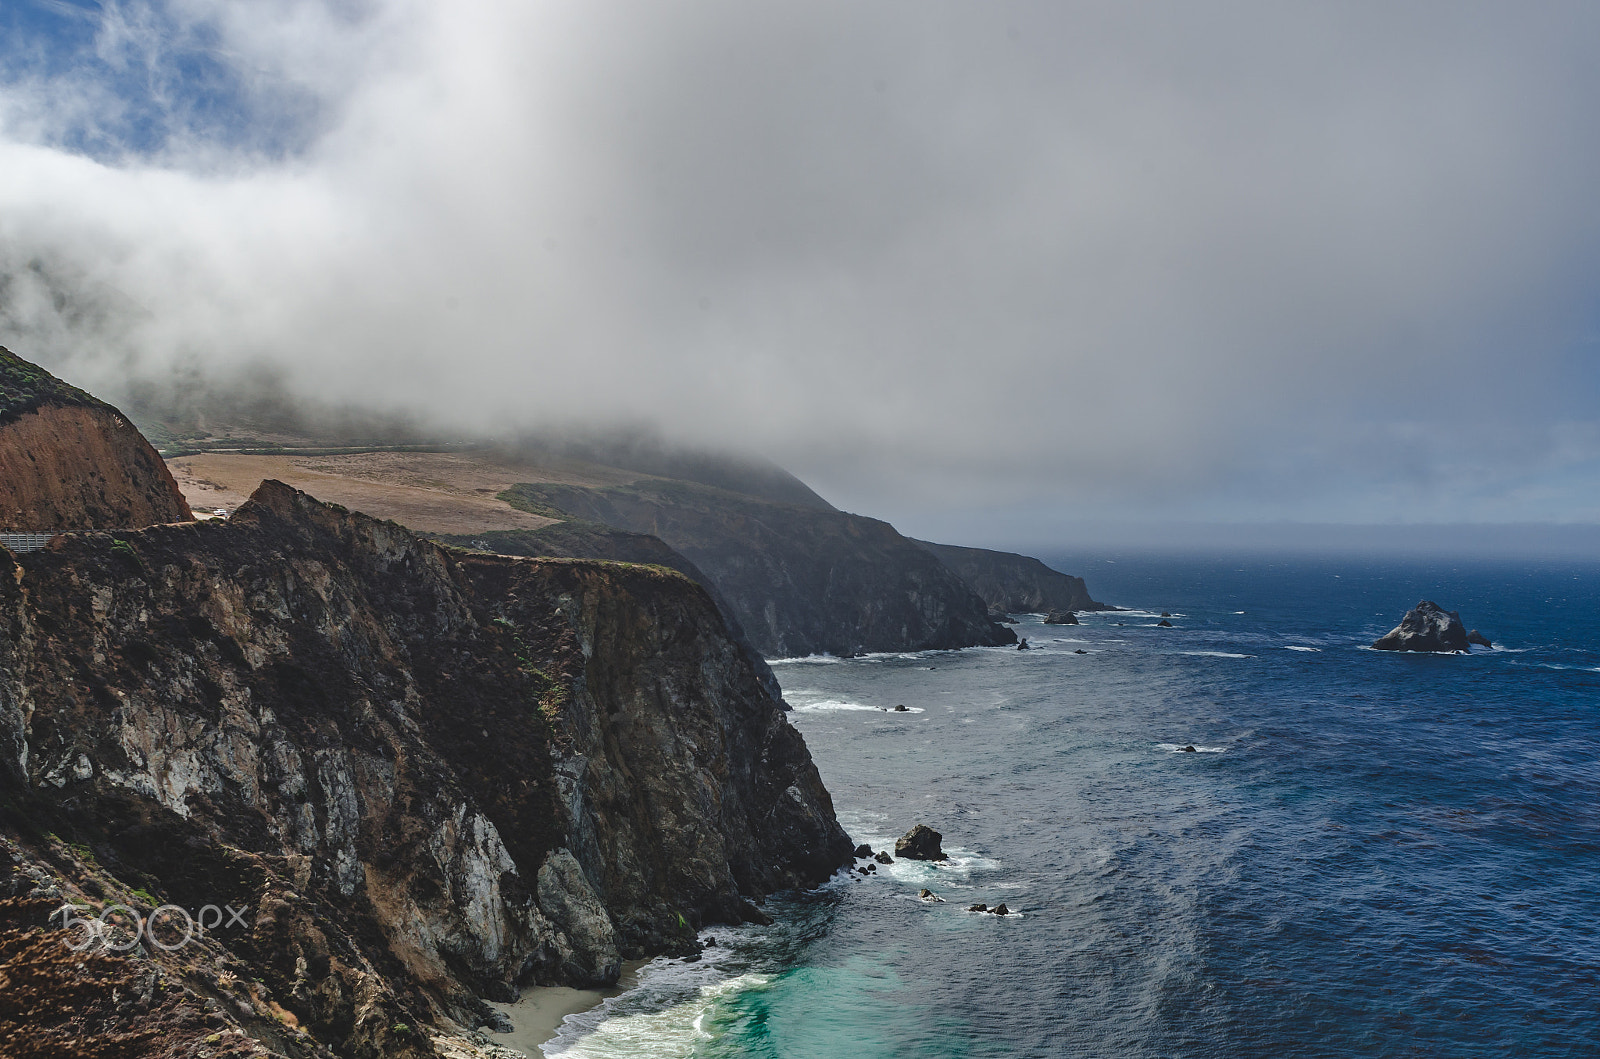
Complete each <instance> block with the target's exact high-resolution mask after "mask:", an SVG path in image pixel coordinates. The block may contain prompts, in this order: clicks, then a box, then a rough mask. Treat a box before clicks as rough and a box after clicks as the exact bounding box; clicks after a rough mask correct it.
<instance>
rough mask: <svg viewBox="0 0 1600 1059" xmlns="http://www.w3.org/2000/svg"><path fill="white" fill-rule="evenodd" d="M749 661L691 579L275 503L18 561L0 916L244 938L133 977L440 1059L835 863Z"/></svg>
mask: <svg viewBox="0 0 1600 1059" xmlns="http://www.w3.org/2000/svg"><path fill="white" fill-rule="evenodd" d="M764 668H765V666H764V663H762V662H761V661H760V660H759V658H756V657H754V656H753V655H752V654H751V652H750V651H748V650H747V649H745V648H743V647H742V646H741V645H740V644H739V643H738V642H737V641H735V640H734V639H733V638H732V637H730V635H729V634H728V630H727V627H726V625H725V623H724V622H723V620H722V618H721V616H720V615H719V614H718V612H717V609H716V607H715V605H714V604H713V602H712V601H711V599H710V598H709V597H708V596H707V595H706V593H705V592H704V591H703V590H702V589H701V588H700V587H699V586H697V585H695V584H694V583H692V582H691V581H689V580H688V579H686V578H684V577H682V576H680V575H678V574H676V573H673V572H671V571H667V570H663V569H661V568H658V567H649V566H628V565H619V564H611V563H599V562H588V561H574V560H524V559H512V558H505V557H500V556H489V555H469V554H463V553H457V552H451V551H449V550H447V549H445V548H443V547H441V546H439V545H436V544H434V543H431V542H429V541H425V540H422V539H419V538H417V537H416V536H414V535H412V534H411V533H409V532H408V531H406V530H404V529H403V528H401V527H399V526H396V525H394V524H393V523H382V522H377V521H375V520H373V519H369V518H367V517H365V516H362V515H357V514H350V513H346V512H344V511H342V510H338V509H334V508H331V507H328V506H325V505H322V504H319V503H317V502H316V501H314V500H312V499H311V498H310V497H308V496H306V495H305V494H303V493H299V492H297V491H295V490H292V489H290V488H288V487H287V486H282V485H280V484H277V483H271V482H269V483H264V484H263V485H262V487H261V488H260V489H259V490H258V491H257V492H256V494H255V496H253V497H252V498H251V500H250V501H249V502H248V503H247V504H245V505H244V506H242V507H241V508H240V509H239V510H238V512H237V513H236V514H235V515H234V517H233V519H232V520H231V521H229V522H226V523H224V522H210V523H191V524H187V525H164V526H156V527H152V528H150V529H146V530H143V531H139V532H119V533H89V534H80V535H69V536H66V537H62V538H58V539H57V541H56V542H55V543H54V544H53V545H52V547H51V548H49V549H47V550H45V551H41V552H35V553H32V554H29V555H26V556H22V557H12V556H11V555H10V554H9V553H5V552H0V823H3V825H4V827H3V830H4V831H6V832H8V833H9V834H10V836H11V837H10V839H8V840H7V844H6V848H7V850H9V851H10V856H11V861H12V864H13V867H12V872H11V875H10V877H9V878H7V879H0V898H5V897H6V896H8V892H9V893H10V894H15V895H16V896H18V897H19V898H22V899H24V900H31V899H34V898H38V899H41V900H56V903H57V904H59V903H60V901H59V899H62V898H64V899H68V900H73V901H78V902H81V903H83V904H85V905H87V906H89V907H91V908H96V907H100V906H103V905H105V904H108V903H111V902H113V901H122V902H125V903H131V904H134V905H135V906H136V907H137V906H141V905H142V906H143V907H146V908H148V907H149V906H150V905H152V904H154V903H158V902H164V903H170V904H175V905H179V906H181V907H182V908H184V909H189V910H194V909H199V908H200V907H201V906H203V905H208V904H211V905H218V906H222V905H228V906H232V907H234V908H238V909H241V910H246V913H247V914H246V915H245V917H244V918H245V920H246V924H247V925H243V926H241V927H240V928H239V929H238V930H236V931H234V932H231V933H230V932H229V931H216V932H213V933H211V934H208V935H206V937H205V938H204V939H203V941H197V942H195V944H194V945H192V946H186V947H181V948H179V949H178V950H176V951H174V952H172V953H165V952H160V951H156V950H151V951H150V952H148V953H147V955H146V956H145V957H143V958H139V959H135V958H133V957H116V959H117V960H119V961H121V963H119V967H120V966H121V964H122V963H126V964H128V965H129V968H130V969H129V974H135V973H136V974H137V975H144V974H146V973H147V972H148V973H149V974H159V975H162V976H164V977H165V978H166V979H167V980H170V981H172V982H174V983H175V984H173V985H171V986H169V987H168V988H169V989H172V990H180V992H179V993H177V994H161V995H163V996H169V998H170V997H171V996H174V995H175V996H177V997H178V1000H180V1001H181V1000H183V998H184V997H185V996H188V997H189V1000H190V1001H192V1002H193V1004H192V1005H191V1006H199V1007H203V1004H202V1002H203V1001H205V1000H206V999H208V998H209V999H211V1000H212V1001H214V1003H213V1005H212V1006H210V1007H204V1010H205V1011H210V1012H213V1014H212V1016H208V1017H205V1018H197V1020H196V1021H197V1023H198V1024H200V1025H201V1026H202V1029H203V1030H206V1031H210V1032H222V1031H227V1032H229V1033H231V1032H232V1031H234V1030H238V1031H240V1033H242V1034H243V1036H240V1037H238V1038H237V1039H238V1040H239V1041H241V1042H254V1041H265V1042H267V1043H269V1044H270V1045H271V1047H272V1048H273V1049H274V1050H275V1051H278V1052H280V1053H281V1054H289V1055H310V1054H311V1053H312V1050H313V1048H312V1044H311V1043H308V1041H309V1038H306V1037H305V1033H304V1032H302V1031H306V1032H309V1033H310V1034H311V1035H312V1036H314V1037H315V1038H316V1040H320V1041H323V1042H330V1043H332V1044H333V1045H334V1047H335V1049H336V1050H337V1051H338V1052H339V1054H341V1055H350V1056H361V1057H368V1056H371V1057H377V1056H411V1055H416V1056H422V1055H433V1054H436V1048H435V1046H434V1044H432V1043H430V1039H429V1037H428V1035H427V1034H425V1033H422V1032H420V1031H419V1029H418V1027H419V1026H420V1025H424V1024H429V1023H431V1024H435V1025H441V1026H446V1027H448V1026H451V1025H455V1024H458V1023H459V1024H465V1025H467V1026H469V1027H470V1026H471V1025H472V1024H473V1023H474V1022H476V1021H479V1020H480V1017H481V1016H482V1015H483V1006H482V1003H481V1001H480V1000H479V999H478V998H479V997H489V998H501V999H506V998H509V997H511V996H512V995H513V993H514V990H515V987H516V986H517V985H518V984H519V983H526V982H566V983H571V984H587V983H594V982H603V981H608V980H613V979H614V978H615V976H616V974H617V969H618V966H619V962H620V960H621V959H624V958H628V957H636V956H642V955H647V954H652V953H662V952H677V953H685V954H686V953H689V952H691V951H693V949H694V947H695V941H694V938H695V932H696V931H697V930H698V928H699V927H700V926H701V925H703V924H705V923H708V922H713V921H737V920H741V919H759V918H761V913H760V912H759V911H758V910H757V909H756V908H755V907H754V906H753V905H752V904H751V901H752V900H758V899H760V898H761V897H762V896H763V895H764V894H766V893H769V892H772V891H774V890H778V889H784V888H789V887H795V886H810V885H815V884H817V883H819V882H821V881H823V880H824V879H826V878H827V877H828V876H829V875H830V874H831V873H832V872H833V871H834V869H835V868H837V867H838V866H840V865H842V864H845V863H847V862H848V861H849V860H850V854H851V851H852V846H851V843H850V840H849V839H848V838H847V837H846V836H845V834H844V832H843V831H842V830H841V829H840V828H839V826H838V824H837V822H836V821H835V819H834V815H833V809H832V804H831V801H830V800H829V797H828V794H827V791H826V790H825V789H824V788H823V786H822V783H821V781H820V779H819V777H818V775H817V771H816V769H815V767H814V766H813V764H812V762H811V759H810V755H809V754H808V752H807V750H806V747H805V743H804V741H803V740H802V738H801V737H800V735H799V734H798V733H797V732H796V731H795V730H794V729H793V728H792V727H791V726H790V725H789V724H788V723H787V721H786V720H785V717H784V715H783V712H782V710H781V708H780V704H779V703H778V702H777V701H776V700H775V699H774V698H773V697H772V695H771V694H770V693H769V692H768V690H767V685H768V681H767V679H766V678H765V676H764V674H763V672H762V671H763V670H764ZM58 836H59V837H58ZM4 868H5V865H4V864H0V871H3V870H4ZM29 907H30V908H31V907H34V906H29ZM40 907H42V906H40ZM0 912H3V909H0ZM30 914H31V913H30ZM3 919H4V916H3V915H0V921H3ZM38 928H39V929H43V928H44V924H43V923H42V922H41V923H40V924H38ZM0 933H3V923H0ZM18 936H19V937H20V935H18ZM10 940H11V939H10V938H9V936H6V937H0V960H3V959H4V953H5V952H7V951H11V950H10V949H7V947H6V946H7V945H8V944H10ZM107 958H108V959H109V958H111V957H107ZM185 961H187V962H185ZM218 968H223V969H224V970H223V971H222V972H220V974H221V975H222V977H219V971H218ZM4 973H5V972H4V970H3V968H0V975H3V974H4ZM117 973H118V974H120V973H121V971H118V972H117ZM207 976H209V977H207ZM104 977H105V979H106V981H108V982H110V981H114V980H115V981H121V980H122V979H121V978H118V977H117V974H111V973H110V972H108V973H107V975H106V976H104ZM251 979H255V980H256V981H251ZM176 983H182V984H181V985H179V984H176ZM119 988H120V987H119ZM181 990H187V991H188V992H187V993H183V992H181ZM158 993H159V990H158ZM123 995H127V994H126V992H124V994H123ZM185 1003H188V1001H185ZM0 1006H3V1005H0ZM179 1006H180V1007H182V1005H181V1004H180V1005H179ZM152 1010H154V1009H152ZM183 1010H185V1011H188V1010H189V1008H187V1007H185V1008H184V1009H183ZM0 1015H3V1012H0ZM184 1018H187V1016H184ZM172 1019H173V1020H174V1021H173V1025H179V1024H182V1025H189V1023H187V1022H183V1020H182V1019H180V1018H179V1015H178V1014H174V1015H173V1016H172ZM286 1020H287V1021H286ZM286 1025H289V1026H298V1027H300V1028H301V1029H300V1030H296V1031H294V1032H290V1030H289V1029H286V1028H285V1026H286ZM175 1032H176V1031H175ZM228 1040H229V1041H233V1040H235V1038H234V1037H229V1038H228ZM241 1047H243V1044H241ZM119 1054H121V1053H119ZM127 1054H146V1053H142V1052H130V1053H127ZM149 1054H155V1053H153V1052H152V1053H149ZM172 1054H177V1053H176V1052H173V1053H172ZM184 1054H188V1053H184ZM215 1054H233V1053H229V1052H224V1051H217V1052H216V1053H215ZM238 1054H250V1053H248V1051H247V1050H246V1051H241V1052H239V1053H238Z"/></svg>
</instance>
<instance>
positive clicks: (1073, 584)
mask: <svg viewBox="0 0 1600 1059" xmlns="http://www.w3.org/2000/svg"><path fill="white" fill-rule="evenodd" d="M917 543H918V544H919V545H921V546H922V547H924V548H926V549H927V550H928V551H929V552H931V553H932V554H933V555H935V556H936V557H938V559H939V561H940V562H942V563H944V565H945V566H947V567H949V568H950V570H951V572H952V573H954V574H955V575H956V576H957V577H959V578H961V580H963V581H965V582H966V583H967V585H968V586H970V587H971V588H972V590H973V591H974V592H976V593H977V594H978V596H979V597H980V598H981V599H982V600H983V601H984V603H985V604H987V605H988V607H989V610H990V611H991V612H996V613H1006V614H1024V613H1026V614H1047V613H1049V612H1050V611H1061V612H1066V611H1098V610H1115V609H1116V608H1115V607H1111V606H1108V605H1106V604H1104V603H1096V602H1095V601H1094V600H1093V599H1092V598H1090V596H1089V588H1088V586H1087V585H1085V584H1084V582H1083V578H1081V577H1073V576H1072V575H1071V574H1063V573H1061V572H1060V571H1058V570H1052V569H1050V568H1049V567H1048V566H1046V565H1045V564H1044V563H1042V562H1040V561H1039V560H1037V559H1034V558H1031V557H1030V556H1026V555H1015V554H1013V553H1011V552H996V551H990V550H989V549H987V548H962V547H958V546H957V545H954V544H933V543H930V542H928V541H917Z"/></svg>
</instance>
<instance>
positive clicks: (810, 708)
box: [791, 699, 925, 713]
mask: <svg viewBox="0 0 1600 1059" xmlns="http://www.w3.org/2000/svg"><path fill="white" fill-rule="evenodd" d="M791 705H793V706H794V710H795V712H796V713H838V712H841V711H847V710H859V711H862V712H866V713H923V712H925V711H924V710H923V708H922V707H921V706H907V707H906V708H905V709H903V710H896V709H894V708H893V707H890V706H867V705H865V704H863V703H859V702H845V701H844V700H843V699H823V700H822V701H821V702H811V703H805V704H803V705H802V704H791Z"/></svg>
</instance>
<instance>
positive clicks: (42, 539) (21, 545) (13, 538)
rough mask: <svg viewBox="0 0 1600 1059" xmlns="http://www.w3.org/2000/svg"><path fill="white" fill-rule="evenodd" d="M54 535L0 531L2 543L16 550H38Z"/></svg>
mask: <svg viewBox="0 0 1600 1059" xmlns="http://www.w3.org/2000/svg"><path fill="white" fill-rule="evenodd" d="M54 536H55V534H54V533H0V545H3V546H5V547H7V548H10V549H11V550H12V551H14V552H36V551H38V550H39V549H40V548H43V547H44V546H45V545H46V544H49V543H50V538H51V537H54Z"/></svg>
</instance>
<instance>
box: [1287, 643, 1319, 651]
mask: <svg viewBox="0 0 1600 1059" xmlns="http://www.w3.org/2000/svg"><path fill="white" fill-rule="evenodd" d="M1284 650H1285V651H1319V652H1320V651H1321V650H1322V648H1320V647H1302V646H1300V645H1299V644H1289V645H1288V646H1287V647H1285V648H1284Z"/></svg>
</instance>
